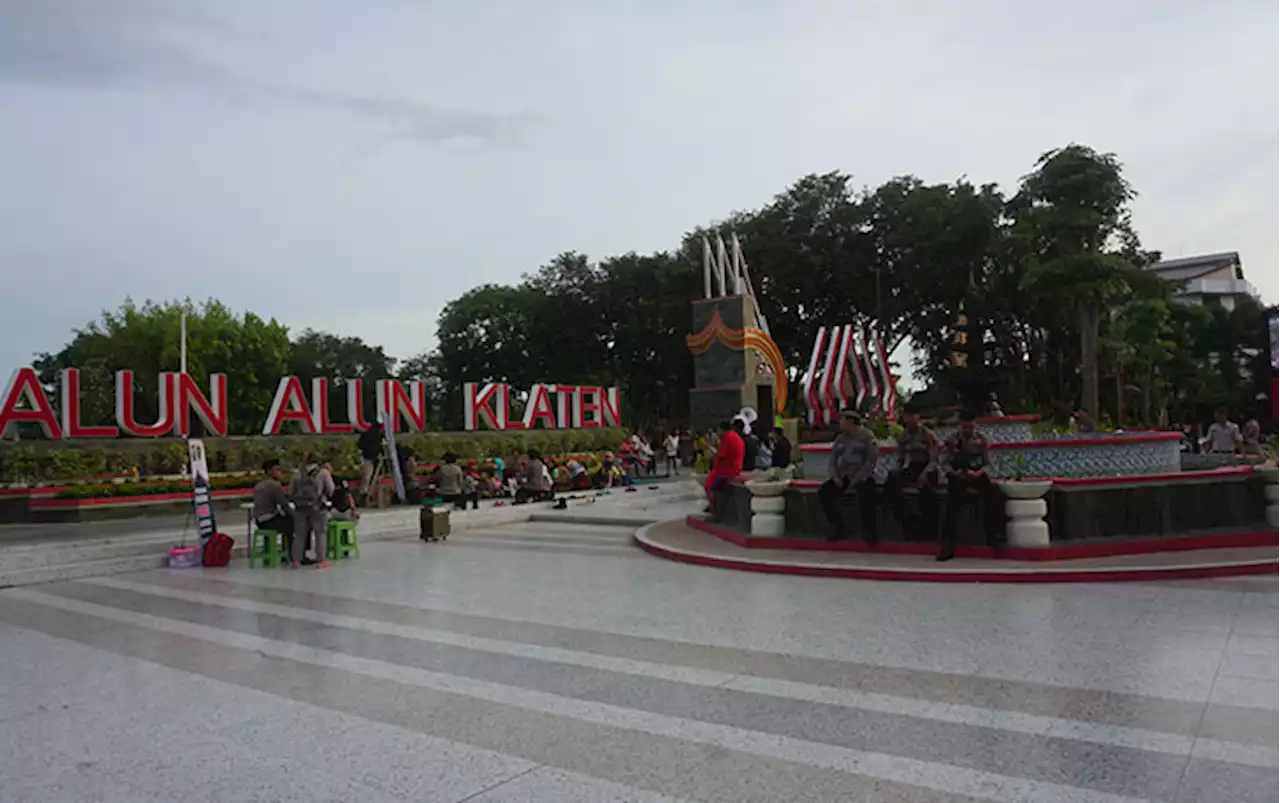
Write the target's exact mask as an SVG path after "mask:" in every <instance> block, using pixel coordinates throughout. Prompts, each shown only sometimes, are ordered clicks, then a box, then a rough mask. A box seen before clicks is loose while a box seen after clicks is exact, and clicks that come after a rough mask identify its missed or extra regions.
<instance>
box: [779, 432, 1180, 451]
mask: <svg viewBox="0 0 1280 803" xmlns="http://www.w3.org/2000/svg"><path fill="white" fill-rule="evenodd" d="M1182 437H1183V435H1182V433H1181V432H1135V433H1134V434H1132V435H1117V436H1115V437H1114V438H1063V439H1061V440H1051V441H994V442H991V443H988V444H987V448H989V449H1057V448H1058V447H1076V446H1124V445H1127V444H1131V443H1157V442H1159V441H1172V440H1181V439H1182ZM800 451H802V452H829V451H831V443H830V442H828V443H802V444H800ZM896 451H898V447H897V446H893V445H889V446H881V447H880V453H881V454H891V453H893V452H896Z"/></svg>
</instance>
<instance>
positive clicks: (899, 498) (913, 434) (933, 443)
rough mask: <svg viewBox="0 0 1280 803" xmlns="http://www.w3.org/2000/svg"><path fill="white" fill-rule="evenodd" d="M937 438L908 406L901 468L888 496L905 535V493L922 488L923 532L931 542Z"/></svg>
mask: <svg viewBox="0 0 1280 803" xmlns="http://www.w3.org/2000/svg"><path fill="white" fill-rule="evenodd" d="M937 463H938V437H937V436H936V435H934V434H933V430H931V429H929V428H928V427H926V426H924V425H923V424H921V423H920V411H919V410H918V409H917V408H916V407H915V406H914V405H910V404H909V405H907V406H906V408H905V409H904V410H903V413H902V434H901V435H899V436H898V467H897V468H895V469H894V470H893V471H890V472H889V478H888V480H887V481H886V482H885V494H886V495H887V496H888V497H889V502H890V504H891V505H892V506H893V513H894V516H895V517H897V519H898V524H899V525H900V526H901V527H902V528H903V531H904V532H905V531H906V529H907V503H906V498H905V494H904V493H903V491H904V489H906V488H910V487H916V488H919V492H920V519H921V524H922V527H921V529H922V530H923V531H924V532H925V533H926V534H928V537H929V540H931V541H932V540H933V539H934V538H936V537H937V532H938V499H937V491H938V465H937Z"/></svg>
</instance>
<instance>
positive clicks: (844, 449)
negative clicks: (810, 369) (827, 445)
mask: <svg viewBox="0 0 1280 803" xmlns="http://www.w3.org/2000/svg"><path fill="white" fill-rule="evenodd" d="M879 459H880V447H879V446H878V445H877V444H876V439H875V435H873V434H872V433H871V430H869V429H867V428H866V427H864V426H862V416H860V415H858V413H856V412H855V411H853V410H845V411H844V412H842V413H841V414H840V434H839V435H837V436H836V439H835V441H834V442H833V443H832V444H831V462H830V471H829V473H830V477H829V478H828V479H827V481H826V482H824V483H822V486H821V487H820V488H818V502H819V503H820V504H821V505H822V512H823V513H824V514H825V515H826V517H827V521H828V522H830V523H831V526H832V527H833V528H834V530H835V533H834V535H832V536H831V537H830V538H829V539H828V540H830V541H843V540H844V539H846V538H848V537H849V530H848V526H847V525H846V524H845V523H844V513H843V511H842V510H841V509H840V508H841V504H842V502H843V500H844V496H845V494H847V493H849V492H850V491H853V492H855V493H857V495H858V513H859V514H860V515H861V516H862V538H863V540H864V541H866V542H867V544H868V545H870V546H874V545H875V544H877V543H879V540H880V539H879V532H878V531H877V522H876V481H875V476H874V474H875V470H876V462H877V461H878V460H879Z"/></svg>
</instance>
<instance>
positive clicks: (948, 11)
mask: <svg viewBox="0 0 1280 803" xmlns="http://www.w3.org/2000/svg"><path fill="white" fill-rule="evenodd" d="M1055 9H1069V13H1057V14H1055V13H1054V10H1055ZM1278 26H1280V23H1278V19H1277V4H1276V2H1275V0H1219V2H1216V3H1205V2H1203V0H1195V2H1191V1H1190V0H1124V2H1114V0H1111V1H1110V2H1101V1H1100V0H1077V1H1076V2H1074V3H1071V4H1069V5H1066V6H1064V5H1062V4H1052V3H1047V2H1026V0H973V1H972V2H968V3H956V2H951V1H950V0H911V2H898V1H897V0H860V1H859V2H849V1H848V0H699V2H697V3H689V2H682V3H676V2H674V0H646V1H645V2H640V0H634V1H631V0H540V2H537V3H532V2H517V1H516V0H491V2H484V3H480V2H474V0H0V181H3V186H4V191H2V192H0V265H2V266H3V276H4V287H5V290H4V303H3V307H2V309H3V313H4V314H3V315H0V362H2V363H3V365H0V372H3V373H6V374H7V373H8V372H9V371H10V370H12V369H14V368H17V367H19V366H22V365H26V364H29V362H30V360H31V357H32V355H33V354H34V353H37V352H42V351H56V350H57V349H58V348H60V347H61V346H62V345H63V344H64V343H65V342H66V341H67V340H68V339H69V338H70V336H71V333H72V330H73V329H74V328H76V327H79V326H83V325H84V324H85V323H87V322H88V321H90V320H93V319H95V318H97V317H98V315H99V313H100V311H101V310H103V309H104V308H115V307H116V306H118V305H119V303H120V302H121V301H122V300H123V299H124V297H125V296H132V297H133V298H134V299H136V300H139V301H141V300H143V299H148V298H151V299H158V300H160V299H175V298H183V297H191V298H193V299H196V300H200V299H204V298H209V297H214V298H217V299H219V300H221V301H223V302H225V303H227V304H229V305H230V306H231V307H233V308H234V309H236V310H240V311H243V310H246V309H248V310H252V311H254V312H256V313H258V314H260V315H262V316H264V317H275V318H277V319H278V320H280V321H282V322H283V323H285V324H287V325H289V326H290V327H291V328H292V329H295V330H301V329H303V328H307V327H312V328H316V329H322V330H326V331H331V332H336V333H339V334H343V335H357V336H360V337H362V338H364V339H365V340H366V341H368V342H371V343H376V344H381V345H383V346H384V347H385V348H386V349H387V351H388V353H390V354H392V355H394V356H397V357H402V358H403V357H409V356H411V355H413V354H415V353H418V352H421V351H423V350H425V349H427V348H429V347H430V346H431V345H432V344H433V341H434V332H435V321H436V317H437V315H438V314H439V311H440V309H441V307H442V306H443V305H444V304H445V303H447V302H448V301H449V300H450V299H452V298H455V297H457V296H458V295H460V294H461V293H463V292H465V291H466V290H468V289H469V288H471V287H473V286H476V285H479V284H483V283H487V282H513V281H516V280H518V279H519V277H520V275H521V274H523V273H526V272H531V271H533V270H536V269H537V267H538V266H539V265H541V264H543V263H545V262H547V261H548V260H549V259H551V258H552V257H553V256H555V255H556V254H558V253H560V252H562V251H567V250H577V251H581V252H585V253H587V254H588V255H590V256H591V257H593V258H603V257H606V256H610V255H613V254H619V253H625V252H627V251H638V252H642V253H643V252H650V251H655V250H662V249H668V248H672V247H675V246H677V245H678V244H679V242H680V237H681V235H682V234H683V233H684V232H685V231H688V230H690V229H691V228H693V227H695V226H698V225H704V224H707V223H709V222H711V221H713V220H716V219H719V218H722V217H724V216H725V215H726V214H728V213H729V212H731V211H733V210H738V209H750V208H754V207H758V206H760V205H762V204H764V203H766V202H767V201H768V200H769V199H770V198H771V197H772V196H773V195H774V194H775V193H778V192H780V191H782V190H783V189H784V188H785V187H786V186H787V185H788V184H790V183H791V182H792V181H794V180H795V179H797V178H799V177H800V176H802V175H804V174H806V173H810V172H827V171H830V170H841V171H845V172H847V173H850V174H852V175H853V176H854V179H855V182H857V183H858V184H865V185H869V186H875V185H877V184H879V183H880V182H882V181H884V180H886V179H888V178H890V177H892V176H895V175H901V174H907V173H910V174H915V175H918V176H920V177H921V178H922V179H924V180H925V181H930V182H932V181H951V180H955V179H957V178H960V177H968V178H969V179H970V180H973V181H976V182H985V181H996V182H999V183H1000V184H1001V185H1002V186H1003V187H1005V188H1006V189H1012V188H1013V187H1014V185H1015V184H1016V182H1017V180H1018V178H1019V177H1020V176H1021V175H1024V174H1025V173H1027V172H1028V171H1029V170H1030V169H1031V166H1032V165H1033V163H1034V161H1035V159H1036V158H1037V156H1039V155H1040V154H1041V153H1043V152H1044V151H1046V150H1049V149H1051V148H1054V147H1057V146H1061V145H1064V144H1067V143H1070V142H1080V143H1084V144H1087V145H1090V146H1093V147H1094V148H1096V149H1098V150H1100V151H1109V152H1114V153H1116V154H1118V155H1119V157H1120V158H1121V160H1122V161H1123V163H1124V165H1125V169H1126V174H1127V176H1128V177H1129V179H1130V181H1131V182H1132V183H1133V185H1134V186H1135V188H1136V189H1137V190H1138V191H1139V193H1140V197H1139V198H1138V199H1137V201H1136V202H1135V204H1134V220H1135V223H1136V225H1137V228H1138V231H1139V233H1140V234H1141V236H1142V239H1143V243H1144V245H1145V246H1146V247H1148V248H1155V249H1159V250H1161V251H1163V252H1164V254H1165V255H1166V256H1167V257H1174V256H1188V255H1192V254H1197V253H1209V252H1215V251H1226V250H1234V251H1239V252H1240V254H1241V257H1242V259H1243V263H1244V268H1245V273H1246V276H1247V277H1248V278H1249V279H1250V280H1251V281H1252V282H1253V283H1254V284H1255V285H1256V286H1257V288H1258V290H1259V292H1260V294H1261V296H1262V298H1263V299H1264V300H1265V301H1267V302H1269V303H1274V302H1275V301H1276V295H1277V261H1278V256H1280V254H1278V253H1277V220H1278V218H1280V206H1278V203H1277V175H1278V173H1280V163H1278V161H1277V150H1278V146H1280V126H1278V124H1277V120H1278V118H1280V106H1278V102H1277V96H1278V94H1280V92H1278V87H1277V73H1278V71H1280V65H1278V63H1277V30H1278ZM748 258H749V254H748ZM570 325H571V322H570ZM549 379H553V378H549Z"/></svg>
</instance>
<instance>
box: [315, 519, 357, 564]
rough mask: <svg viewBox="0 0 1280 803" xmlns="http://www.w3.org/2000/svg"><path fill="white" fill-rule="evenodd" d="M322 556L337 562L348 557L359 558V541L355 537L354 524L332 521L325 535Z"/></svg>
mask: <svg viewBox="0 0 1280 803" xmlns="http://www.w3.org/2000/svg"><path fill="white" fill-rule="evenodd" d="M324 540H325V547H324V555H325V557H326V558H332V559H334V560H337V559H338V558H345V557H347V556H348V555H350V556H352V557H355V558H358V557H360V539H358V538H357V537H356V523H355V522H354V521H347V520H345V519H334V520H332V521H330V522H329V527H328V528H327V531H326V533H325V539H324Z"/></svg>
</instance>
